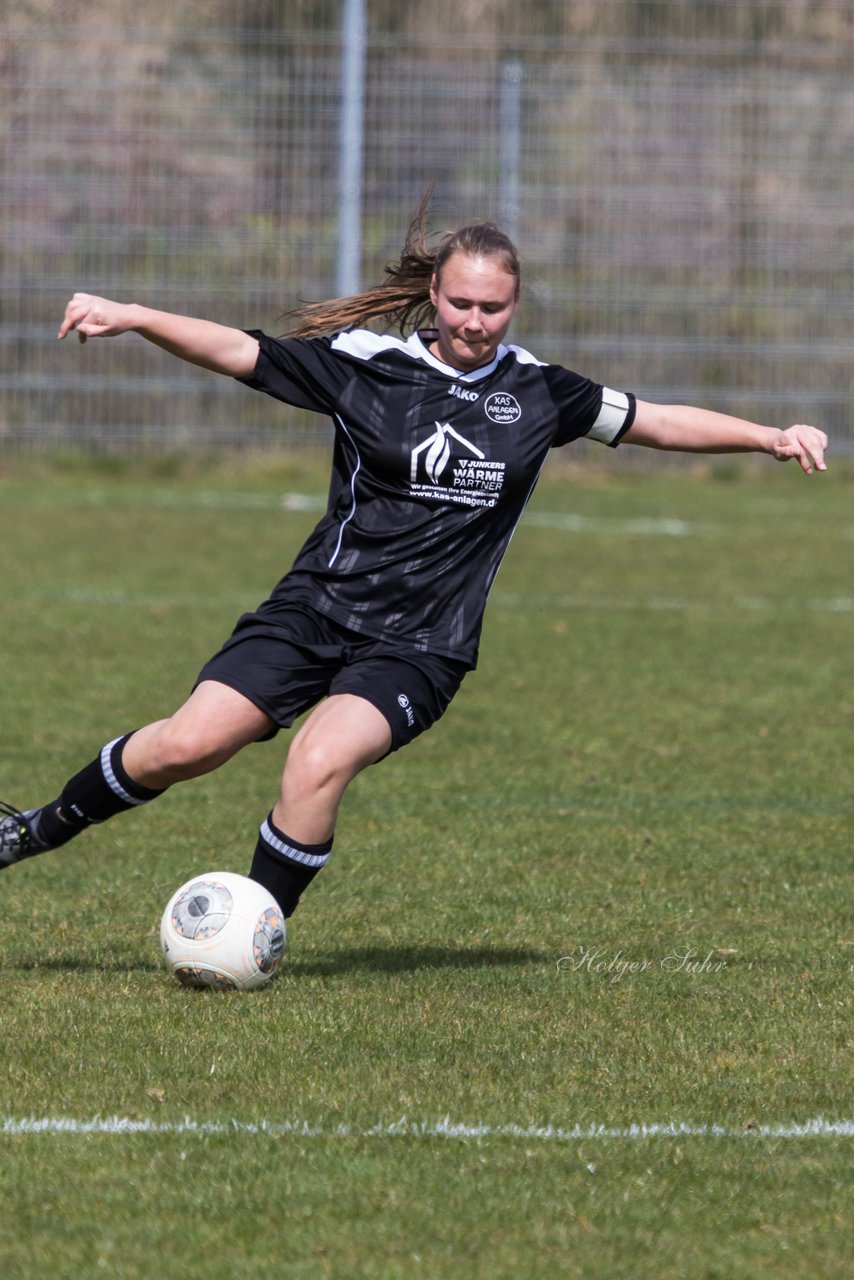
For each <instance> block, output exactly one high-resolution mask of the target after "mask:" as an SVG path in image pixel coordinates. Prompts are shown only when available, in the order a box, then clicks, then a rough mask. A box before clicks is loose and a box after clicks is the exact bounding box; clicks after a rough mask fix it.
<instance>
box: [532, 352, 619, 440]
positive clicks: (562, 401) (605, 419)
mask: <svg viewBox="0 0 854 1280" xmlns="http://www.w3.org/2000/svg"><path fill="white" fill-rule="evenodd" d="M543 375H544V377H545V380H546V383H547V385H548V388H549V394H550V395H551V398H552V400H553V402H554V404H555V407H556V408H557V411H558V427H557V431H556V433H555V438H554V441H553V443H554V444H555V445H562V444H569V443H570V441H572V440H580V439H584V438H586V439H588V440H598V441H599V442H600V443H602V444H607V445H610V446H611V447H612V448H614V447H616V445H617V444H619V442H620V440H621V438H622V437H623V436H624V435H625V433H626V432H627V431H628V429H629V427H630V426H631V425H632V423H633V422H634V418H635V408H636V401H635V397H634V396H633V395H632V394H631V393H630V392H625V391H614V390H612V389H611V388H610V387H604V386H602V384H601V383H599V382H593V381H591V380H590V379H589V378H585V377H582V375H581V374H578V373H573V372H572V370H570V369H564V368H563V367H562V366H560V365H547V366H545V367H544V369H543Z"/></svg>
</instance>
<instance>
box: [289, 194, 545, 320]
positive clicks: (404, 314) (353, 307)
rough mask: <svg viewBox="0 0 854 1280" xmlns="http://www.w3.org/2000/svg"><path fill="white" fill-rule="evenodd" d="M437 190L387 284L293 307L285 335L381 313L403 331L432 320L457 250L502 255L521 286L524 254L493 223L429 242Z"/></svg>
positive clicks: (424, 202)
mask: <svg viewBox="0 0 854 1280" xmlns="http://www.w3.org/2000/svg"><path fill="white" fill-rule="evenodd" d="M432 194H433V191H432V188H431V189H430V190H429V191H428V192H427V193H426V195H425V196H424V198H423V199H422V201H421V204H420V205H419V207H418V212H417V213H416V215H415V217H414V218H413V219H412V221H411V222H410V224H409V228H408V230H407V232H406V240H405V241H404V245H403V250H402V251H401V254H400V257H399V259H398V260H397V262H390V263H389V264H388V265H387V266H386V268H385V274H386V276H387V279H386V280H385V281H384V282H383V283H382V284H376V285H374V286H373V287H372V288H370V289H366V290H364V292H363V293H357V294H355V295H354V296H353V297H350V298H330V299H328V300H327V301H325V302H309V303H305V304H304V305H303V306H301V307H298V308H296V309H295V310H294V311H289V312H287V313H286V314H285V315H284V316H283V317H282V318H283V319H286V320H292V322H293V323H292V325H291V327H289V328H288V329H287V330H286V333H285V334H284V335H283V336H286V337H290V338H317V337H320V336H321V335H322V334H325V333H335V332H337V331H338V330H339V329H352V328H355V327H356V326H357V325H361V324H365V323H367V322H368V321H369V320H377V319H379V318H380V317H382V318H384V319H385V320H387V321H388V322H389V324H391V325H396V326H397V328H398V329H399V331H400V333H401V334H405V333H406V332H407V331H410V332H411V331H412V330H413V329H417V328H419V327H420V326H422V325H425V324H427V323H429V322H430V321H432V319H433V316H434V307H433V303H432V302H431V300H430V284H431V281H432V280H433V277H434V276H435V277H436V279H437V280H439V278H440V276H441V271H442V268H443V267H444V265H445V263H446V262H447V261H448V259H449V258H450V257H452V256H453V254H455V253H463V254H468V255H469V256H471V257H484V258H500V259H501V263H502V267H503V269H504V270H505V271H506V272H507V273H508V275H512V276H513V277H514V278H515V280H516V288H517V290H518V288H519V283H520V279H521V265H520V262H519V254H518V252H517V250H516V246H515V245H514V243H513V241H512V240H511V239H510V238H509V236H506V235H505V234H504V232H503V231H500V230H499V229H498V227H497V226H496V225H495V223H493V222H473V223H470V224H469V225H468V226H465V227H461V228H460V229H459V230H458V231H449V232H446V234H445V235H444V236H442V237H441V239H440V240H439V243H438V244H437V245H435V246H434V247H433V248H430V247H429V245H428V242H427V241H428V234H429V233H428V231H427V208H428V206H429V204H430V199H431V197H432Z"/></svg>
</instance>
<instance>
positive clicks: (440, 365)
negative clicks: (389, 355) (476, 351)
mask: <svg viewBox="0 0 854 1280" xmlns="http://www.w3.org/2000/svg"><path fill="white" fill-rule="evenodd" d="M426 332H428V333H432V332H433V330H426ZM331 345H332V350H333V351H342V352H343V353H344V354H345V355H348V356H355V358H356V359H357V360H372V359H373V358H374V356H378V355H381V354H382V353H383V351H400V352H402V353H403V354H404V355H408V356H410V357H411V359H413V360H420V361H421V363H422V364H427V365H429V366H430V368H431V369H435V370H436V372H437V373H443V374H444V375H445V377H446V378H448V379H451V380H452V381H454V382H480V381H481V379H483V378H488V377H489V375H490V374H491V373H493V372H494V371H495V369H496V368H497V367H498V364H499V361H500V360H501V359H502V358H503V357H504V356H506V355H507V351H508V348H507V347H505V346H503V345H502V346H500V347H499V348H498V350H497V351H496V353H495V358H494V359H493V360H490V362H489V364H485V365H482V366H481V368H479V369H469V370H468V371H466V370H464V369H455V368H454V367H453V365H449V364H445V362H444V360H440V359H439V358H438V356H434V355H433V353H432V352H431V351H430V349H429V347H428V346H427V345H426V343H425V342H424V341H423V339H422V338H421V335H420V334H418V333H411V334H410V335H409V337H408V338H407V339H406V340H405V341H404V339H403V338H395V337H394V336H393V335H392V334H389V333H371V332H370V330H368V329H351V330H348V331H346V332H345V333H339V334H336V336H335V337H334V338H333V339H332V344H331ZM513 349H514V350H516V349H517V348H513ZM531 359H533V357H531Z"/></svg>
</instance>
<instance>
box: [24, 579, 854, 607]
mask: <svg viewBox="0 0 854 1280" xmlns="http://www.w3.org/2000/svg"><path fill="white" fill-rule="evenodd" d="M266 594H267V592H266V591H265V588H264V586H263V585H262V584H260V583H259V585H258V586H257V588H256V589H255V591H254V592H246V591H241V592H237V591H233V592H228V593H225V594H219V595H210V594H204V595H193V594H192V593H191V592H182V591H127V590H126V589H125V588H124V587H60V586H56V587H44V588H38V587H36V588H33V589H31V590H29V591H24V592H20V593H19V595H18V598H19V599H22V600H43V601H45V602H53V603H56V602H57V601H60V600H62V601H64V602H66V603H68V604H82V605H113V606H122V607H137V608H166V607H170V606H171V607H175V608H186V607H188V606H198V607H199V608H206V609H210V608H212V607H213V606H214V605H223V604H229V605H233V606H234V607H235V608H251V607H254V605H255V604H256V603H257V601H259V600H263V599H264V597H265V595H266ZM489 600H490V605H491V606H492V607H493V608H499V609H524V610H530V609H551V610H560V609H565V610H569V611H572V612H583V611H584V610H585V609H608V610H612V611H617V612H620V613H625V612H626V611H627V610H637V609H641V610H651V611H658V610H665V611H672V612H674V613H689V612H696V611H697V610H700V611H705V612H708V611H709V610H714V611H715V613H720V612H733V613H767V614H775V613H784V614H790V613H803V612H804V610H806V611H808V612H809V613H854V596H829V597H826V598H817V599H813V600H804V601H801V600H798V601H791V600H786V599H779V600H775V599H773V598H772V597H771V596H735V597H734V598H733V599H732V600H727V601H724V602H722V601H720V600H718V599H714V598H711V597H702V596H698V597H696V598H694V599H692V598H691V597H689V596H655V595H651V596H646V595H644V596H631V595H626V596H596V595H569V594H566V593H565V592H560V593H559V592H555V593H554V595H551V594H538V595H533V594H531V595H529V594H528V593H527V592H515V591H502V590H500V589H496V590H494V591H493V592H492V595H491V596H490V597H489Z"/></svg>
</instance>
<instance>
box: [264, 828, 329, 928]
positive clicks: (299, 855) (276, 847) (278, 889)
mask: <svg viewBox="0 0 854 1280" xmlns="http://www.w3.org/2000/svg"><path fill="white" fill-rule="evenodd" d="M331 853H332V837H331V836H330V838H329V839H328V840H327V841H326V842H325V843H324V844H300V842H299V840H292V839H291V837H290V836H287V835H285V833H284V831H280V830H279V829H278V827H276V826H274V825H273V815H272V813H271V814H270V816H269V818H267V820H266V821H265V822H263V823H262V824H261V831H260V833H259V836H258V843H257V844H256V846H255V855H254V857H253V858H252V866H251V867H250V869H249V878H250V880H257V882H258V884H262V885H263V886H264V888H265V889H267V890H268V891H269V892H270V893H272V895H273V897H274V898H275V899H276V901H277V902H278V904H279V906H280V907H281V908H282V911H283V913H284V915H285V916H292V915H293V913H294V911H296V908H297V903H298V902H299V900H300V895H301V893H302V891H303V890H304V889H305V888H307V886H308V885H309V884H311V882H312V880H313V879H314V877H315V876H316V875H317V873H318V871H321V870H322V869H323V867H325V866H326V864H327V862H328V861H329V858H330V855H331Z"/></svg>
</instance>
